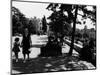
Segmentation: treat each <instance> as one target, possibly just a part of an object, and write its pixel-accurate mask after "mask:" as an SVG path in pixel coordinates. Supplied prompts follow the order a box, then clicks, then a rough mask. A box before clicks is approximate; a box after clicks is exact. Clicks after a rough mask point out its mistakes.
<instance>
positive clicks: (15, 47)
mask: <svg viewBox="0 0 100 75" xmlns="http://www.w3.org/2000/svg"><path fill="white" fill-rule="evenodd" d="M19 46H20V43H19V38H15V42H14V47H13V52H14V54H15V57H16V62H18V52H20V49H19Z"/></svg>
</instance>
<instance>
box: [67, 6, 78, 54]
mask: <svg viewBox="0 0 100 75" xmlns="http://www.w3.org/2000/svg"><path fill="white" fill-rule="evenodd" d="M77 12H78V5H76V10H75V17H74V21H73V31H72V39H71V45H70V51H69V55H72V52H73V49H74V37H75V29H76V19H77Z"/></svg>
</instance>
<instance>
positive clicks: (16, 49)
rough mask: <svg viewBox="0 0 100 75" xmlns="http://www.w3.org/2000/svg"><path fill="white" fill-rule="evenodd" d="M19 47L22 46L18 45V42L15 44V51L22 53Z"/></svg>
mask: <svg viewBox="0 0 100 75" xmlns="http://www.w3.org/2000/svg"><path fill="white" fill-rule="evenodd" d="M19 46H20V44H19V43H17V42H15V43H14V47H13V51H14V52H15V53H18V52H20V49H19Z"/></svg>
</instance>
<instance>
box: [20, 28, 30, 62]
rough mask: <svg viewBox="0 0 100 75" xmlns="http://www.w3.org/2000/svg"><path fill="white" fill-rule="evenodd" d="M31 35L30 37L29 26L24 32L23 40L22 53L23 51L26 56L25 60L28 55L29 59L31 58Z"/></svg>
mask: <svg viewBox="0 0 100 75" xmlns="http://www.w3.org/2000/svg"><path fill="white" fill-rule="evenodd" d="M31 43H32V42H31V37H30V33H29V30H28V28H25V30H24V34H23V40H22V48H23V50H22V53H23V56H24V62H25V61H26V55H27V56H28V59H29V54H30V51H29V49H30V45H31Z"/></svg>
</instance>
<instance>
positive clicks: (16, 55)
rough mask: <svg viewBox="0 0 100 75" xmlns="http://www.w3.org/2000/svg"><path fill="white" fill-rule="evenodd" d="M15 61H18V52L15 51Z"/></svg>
mask: <svg viewBox="0 0 100 75" xmlns="http://www.w3.org/2000/svg"><path fill="white" fill-rule="evenodd" d="M15 57H16V62H18V53H15Z"/></svg>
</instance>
